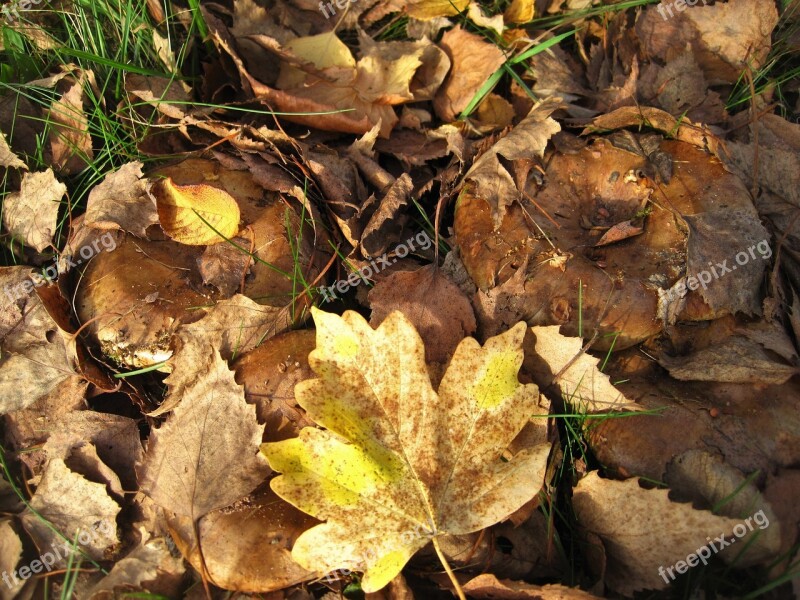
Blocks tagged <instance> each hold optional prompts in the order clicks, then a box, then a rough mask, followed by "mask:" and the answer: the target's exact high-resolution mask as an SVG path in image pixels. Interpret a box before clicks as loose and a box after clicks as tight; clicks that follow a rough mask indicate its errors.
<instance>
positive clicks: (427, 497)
mask: <svg viewBox="0 0 800 600" xmlns="http://www.w3.org/2000/svg"><path fill="white" fill-rule="evenodd" d="M312 312H313V316H314V321H315V323H316V327H317V347H316V349H315V350H314V351H313V352H312V353H311V354H310V355H309V362H310V364H311V367H312V369H313V370H314V372H315V373H316V375H317V376H318V378H317V379H311V380H307V381H304V382H302V383H300V384H298V385H297V387H296V388H295V396H296V398H297V401H298V402H299V403H300V405H301V406H303V408H305V409H306V411H307V412H308V415H309V416H310V417H311V418H312V419H313V420H314V421H315V422H316V423H318V424H320V425H321V426H323V427H325V428H326V429H324V430H323V429H315V428H305V429H303V430H302V431H301V433H300V437H298V438H295V439H291V440H286V441H282V442H276V443H269V444H263V445H262V447H261V451H262V452H263V454H264V455H265V456H266V457H267V459H268V460H269V462H270V466H271V467H272V468H273V469H274V470H276V471H279V472H280V473H282V475H280V476H278V477H276V478H275V479H273V480H272V482H271V486H272V489H273V490H274V491H275V492H276V493H277V494H278V495H279V496H281V497H282V498H284V499H285V500H287V501H288V502H290V503H292V504H294V505H295V506H296V507H298V508H300V509H301V510H303V511H305V512H307V513H309V514H311V515H313V516H314V517H316V518H318V519H321V520H324V521H326V522H325V523H323V524H321V525H317V526H316V527H313V528H312V529H309V530H308V531H306V532H305V533H303V534H302V535H301V536H300V537H299V538H298V540H297V542H296V543H295V546H294V548H293V550H292V557H293V558H294V560H295V561H297V562H298V563H299V564H300V565H301V566H303V567H304V568H306V569H308V570H310V571H316V572H318V573H325V572H330V571H333V570H336V569H350V570H358V571H364V578H363V581H362V588H363V590H364V591H365V592H372V591H376V590H379V589H380V588H382V587H383V586H385V585H386V584H387V583H388V582H390V581H391V580H392V579H393V578H394V577H395V576H396V575H397V574H398V573H399V572H400V571H401V570H402V568H403V567H404V566H405V564H406V563H407V562H408V560H409V559H410V558H411V556H412V555H413V554H414V553H415V552H417V550H419V549H420V548H422V547H423V546H425V545H426V544H427V543H428V542H429V541H433V543H434V547H435V548H436V549H437V552H438V553H439V556H440V558H442V559H443V558H444V557H443V555H442V554H441V552H439V549H438V544H437V542H436V537H437V536H439V535H443V534H452V535H460V534H466V533H470V532H474V531H479V530H481V529H483V528H485V527H488V526H490V525H493V524H494V523H496V522H498V521H500V520H502V519H504V518H506V517H507V516H508V515H510V514H511V513H512V512H514V511H515V510H517V509H518V508H519V507H520V506H522V505H523V504H524V503H525V502H527V501H528V500H530V499H531V498H532V497H533V496H535V495H536V493H538V491H539V489H540V487H541V485H542V481H543V477H544V469H545V466H546V462H547V456H548V453H549V449H550V445H549V444H547V443H544V444H537V445H528V446H525V447H523V448H521V449H519V450H518V451H517V452H516V454H515V455H514V456H513V457H512V458H511V459H510V460H503V458H501V456H502V455H503V453H504V452H505V451H507V449H508V447H509V444H510V443H511V441H512V440H513V439H514V438H515V437H516V436H517V434H518V433H519V432H520V431H521V430H522V428H523V427H524V426H525V424H526V423H527V422H528V420H529V418H530V416H531V415H533V414H534V412H535V410H536V406H537V401H538V395H539V392H538V388H537V387H536V386H535V385H533V384H527V385H522V384H520V383H519V381H518V379H517V373H518V371H519V368H520V365H521V364H522V358H523V351H522V339H523V337H524V335H525V330H526V326H525V324H524V323H519V324H517V325H516V326H515V327H513V328H512V329H510V330H509V331H507V332H506V333H503V334H502V335H498V336H496V337H493V338H491V339H489V340H488V341H487V342H486V343H485V344H484V345H483V346H481V345H480V344H479V343H478V342H477V341H475V340H474V339H472V338H466V339H464V340H462V342H461V343H460V344H459V346H458V348H457V349H456V352H455V354H454V356H453V358H452V360H451V362H450V365H449V366H448V369H447V372H446V373H445V375H444V377H443V378H442V381H441V384H440V385H439V389H438V391H434V389H433V387H432V385H431V382H430V378H429V376H428V372H427V370H426V366H425V349H424V346H423V343H422V340H421V338H420V337H419V334H418V333H417V331H416V330H415V329H414V327H413V325H412V324H411V323H410V322H409V321H408V319H407V318H406V317H405V316H404V315H403V314H402V313H400V312H397V311H395V312H392V313H390V314H389V316H388V317H387V318H386V319H385V320H384V321H383V323H382V324H381V326H380V327H378V329H372V328H371V327H370V326H369V324H368V323H367V322H366V321H365V320H364V318H363V317H361V316H360V315H359V314H358V313H355V312H351V311H348V312H345V313H344V315H343V316H341V317H340V316H338V315H334V314H329V313H326V312H323V311H321V310H318V309H316V308H315V309H312Z"/></svg>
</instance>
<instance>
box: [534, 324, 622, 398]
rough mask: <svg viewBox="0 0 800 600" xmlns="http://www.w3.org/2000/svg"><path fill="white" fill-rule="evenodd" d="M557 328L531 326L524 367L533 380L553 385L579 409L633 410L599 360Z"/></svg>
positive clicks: (574, 338) (574, 339) (581, 343)
mask: <svg viewBox="0 0 800 600" xmlns="http://www.w3.org/2000/svg"><path fill="white" fill-rule="evenodd" d="M558 330H559V326H558V325H551V326H549V327H532V328H531V333H532V334H533V336H534V337H535V342H534V346H533V352H532V353H531V355H530V356H529V357H528V361H527V362H526V366H527V367H528V368H529V370H530V371H531V374H532V375H533V378H534V380H535V381H537V382H538V383H539V385H541V386H542V387H543V388H546V387H549V386H550V385H551V384H555V385H557V386H558V388H559V389H560V390H561V395H562V397H563V398H564V400H566V401H567V402H569V403H570V404H572V405H573V406H576V407H580V409H581V410H586V411H588V412H597V411H602V410H636V409H637V405H636V403H635V402H632V401H630V400H628V399H627V398H626V397H625V395H624V394H623V393H622V392H620V391H619V390H618V389H617V388H615V387H614V386H613V385H612V384H611V380H610V379H609V377H608V375H606V374H605V373H603V372H602V371H600V369H599V368H598V364H600V361H599V360H598V359H596V358H595V357H593V356H591V355H589V354H585V353H582V348H583V339H582V338H576V337H567V336H565V335H561V334H560V333H559V331H558ZM556 377H557V378H556ZM554 378H556V379H555V380H554Z"/></svg>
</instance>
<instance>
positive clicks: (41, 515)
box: [21, 458, 120, 568]
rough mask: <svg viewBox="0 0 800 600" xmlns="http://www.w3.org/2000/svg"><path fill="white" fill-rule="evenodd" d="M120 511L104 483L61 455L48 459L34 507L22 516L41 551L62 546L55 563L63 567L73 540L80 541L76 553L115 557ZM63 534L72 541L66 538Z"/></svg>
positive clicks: (102, 558)
mask: <svg viewBox="0 0 800 600" xmlns="http://www.w3.org/2000/svg"><path fill="white" fill-rule="evenodd" d="M34 511H35V512H34ZM119 511H120V507H119V505H118V504H117V503H116V502H115V501H114V500H113V499H112V498H111V497H110V496H109V495H108V492H107V491H106V485H105V484H104V483H95V482H94V481H90V480H88V479H87V478H85V477H84V476H83V475H80V474H79V473H76V472H74V471H72V470H71V469H70V468H69V467H68V466H67V465H66V463H65V462H64V461H63V460H61V459H60V458H53V459H51V460H49V461H48V462H47V466H46V468H45V470H44V473H43V474H42V479H41V481H40V482H39V486H38V487H37V488H36V493H35V494H34V495H33V497H32V498H31V500H30V508H28V509H26V511H25V512H24V513H23V514H22V517H21V519H22V524H23V526H24V527H25V529H26V530H27V531H28V533H29V534H30V536H31V537H32V538H33V540H34V541H35V542H36V547H37V548H38V549H39V550H40V552H45V551H51V548H54V547H55V546H58V548H59V549H61V552H60V558H56V561H55V563H54V564H55V565H56V566H57V567H58V568H63V567H64V566H66V564H67V561H68V559H69V555H70V554H71V553H72V552H73V550H69V549H68V548H69V546H70V545H71V544H72V541H73V540H78V541H79V542H80V545H79V546H78V545H77V544H76V546H78V550H75V552H76V554H77V553H78V552H82V553H85V554H88V555H89V556H91V557H92V558H93V559H95V560H104V559H108V558H111V555H112V554H113V553H114V551H115V550H116V547H117V545H118V544H119V540H118V538H117V515H118V514H119ZM62 536H64V537H66V539H67V540H70V541H69V542H65V540H64V537H62ZM87 536H88V541H86V543H84V540H86V538H87ZM65 544H66V545H67V548H64V545H65ZM76 558H77V556H76Z"/></svg>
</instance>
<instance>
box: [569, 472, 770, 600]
mask: <svg viewBox="0 0 800 600" xmlns="http://www.w3.org/2000/svg"><path fill="white" fill-rule="evenodd" d="M668 494H669V491H668V490H663V489H652V490H646V489H644V488H641V487H640V486H639V483H638V480H637V479H635V478H634V479H628V480H626V481H614V480H611V479H601V478H600V477H599V476H598V475H597V472H596V471H593V472H591V473H589V474H588V475H587V476H586V477H584V478H583V479H582V480H581V481H580V482H579V483H578V486H577V487H576V488H575V492H574V495H573V502H574V506H575V514H576V516H577V518H578V522H579V523H580V525H581V527H583V528H584V529H585V530H586V531H589V532H591V533H594V534H596V535H598V536H600V538H601V539H602V541H603V545H604V547H605V550H606V553H607V554H608V559H609V563H608V568H607V570H606V584H607V585H608V586H609V587H611V588H612V589H614V590H616V591H617V592H619V593H621V594H625V595H626V596H630V595H633V593H634V592H636V591H639V590H644V589H652V590H661V589H664V588H666V587H667V584H668V583H669V581H670V580H669V572H668V571H667V569H672V573H673V574H674V575H675V576H677V575H678V574H679V573H676V572H675V567H674V566H675V565H676V564H678V561H683V566H682V567H681V569H682V571H683V572H685V571H686V570H687V568H688V567H687V562H686V561H687V557H688V556H689V555H690V554H694V555H695V556H694V561H693V562H694V564H695V565H700V564H701V562H700V560H699V558H698V555H697V553H698V551H699V550H701V549H702V548H705V547H707V546H709V538H714V537H715V536H720V535H722V536H724V538H725V540H726V541H730V540H732V539H735V540H737V541H739V542H741V543H742V544H746V543H747V542H748V541H749V540H750V539H751V537H752V536H754V535H756V532H757V531H758V528H757V527H756V528H754V529H751V530H750V531H749V532H747V534H746V535H744V536H734V534H733V531H734V528H736V527H737V526H743V525H742V521H741V520H740V519H731V518H728V517H721V516H717V515H714V514H713V513H711V512H709V511H706V510H698V509H695V508H692V505H691V504H680V503H677V502H673V501H671V500H670V499H669V497H668ZM756 510H757V509H756ZM621 515H625V517H624V518H622V516H621ZM745 530H747V527H745ZM737 531H739V529H737ZM654 532H657V536H656V535H655V533H654ZM721 543H722V542H718V544H719V545H721ZM734 543H735V542H734ZM703 554H704V555H706V554H707V555H708V556H707V557H706V562H707V561H708V559H709V558H711V556H713V553H712V551H711V548H710V547H708V548H707V552H706V551H704V552H703ZM679 566H680V565H679Z"/></svg>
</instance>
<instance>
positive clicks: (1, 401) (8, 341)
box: [0, 267, 79, 414]
mask: <svg viewBox="0 0 800 600" xmlns="http://www.w3.org/2000/svg"><path fill="white" fill-rule="evenodd" d="M30 275H31V270H30V269H28V268H26V267H4V268H0V284H3V289H4V290H5V292H6V296H7V297H6V298H3V302H4V304H3V308H2V311H0V349H2V354H1V355H0V414H5V413H7V412H11V411H14V410H20V409H23V408H25V407H27V406H29V405H31V404H33V403H34V402H36V401H37V400H39V399H40V398H43V397H45V396H47V395H48V394H50V393H51V392H53V391H54V390H55V389H56V388H57V387H58V386H60V385H61V384H62V383H64V382H65V381H67V380H71V379H73V378H74V379H75V380H77V379H79V377H78V372H77V371H76V368H75V367H76V361H77V357H76V355H75V347H74V343H73V342H70V341H68V340H67V338H68V337H69V336H68V334H67V333H66V332H65V331H63V330H62V329H61V328H60V327H59V326H58V325H57V324H56V322H55V321H54V320H53V318H52V317H51V316H50V315H49V314H48V312H47V310H46V308H45V306H44V304H43V303H42V301H41V300H40V299H39V297H38V296H37V295H36V293H35V292H34V291H33V290H34V283H33V281H32V280H31V278H30ZM9 297H10V298H11V300H12V301H11V302H9Z"/></svg>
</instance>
